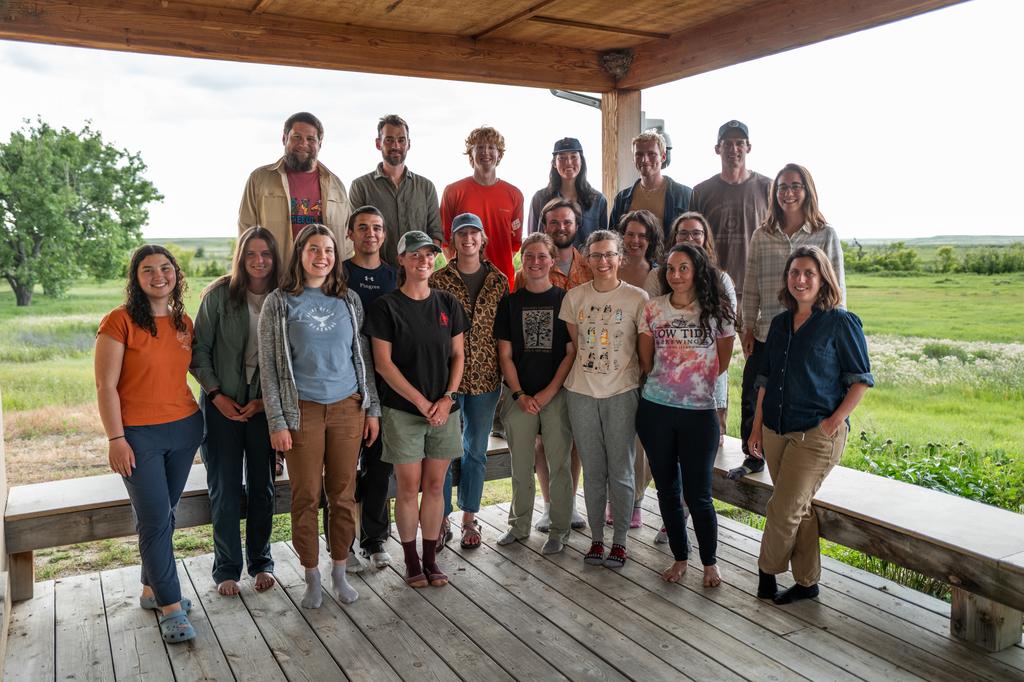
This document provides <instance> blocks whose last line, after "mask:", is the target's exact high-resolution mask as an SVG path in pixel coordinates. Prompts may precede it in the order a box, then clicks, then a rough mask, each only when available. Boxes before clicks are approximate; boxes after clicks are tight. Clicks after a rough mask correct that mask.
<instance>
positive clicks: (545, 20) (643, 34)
mask: <svg viewBox="0 0 1024 682" xmlns="http://www.w3.org/2000/svg"><path fill="white" fill-rule="evenodd" d="M530 21H534V22H537V23H539V24H551V25H553V26H566V27H568V28H582V29H585V30H587V31H603V32H604V33H618V34H619V35H626V36H637V37H639V38H659V39H661V40H666V39H668V38H671V37H672V34H671V33H656V32H655V31H643V30H641V29H638V28H629V27H627V26H608V25H606V24H592V23H590V22H589V21H573V20H572V19H559V18H558V17H542V16H532V17H530Z"/></svg>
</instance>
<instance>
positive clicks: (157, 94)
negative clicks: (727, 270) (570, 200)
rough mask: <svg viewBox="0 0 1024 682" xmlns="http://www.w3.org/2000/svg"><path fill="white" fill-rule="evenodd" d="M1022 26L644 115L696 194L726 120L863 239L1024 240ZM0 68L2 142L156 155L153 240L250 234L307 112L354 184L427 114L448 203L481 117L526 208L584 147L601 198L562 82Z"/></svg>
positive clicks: (904, 44)
mask: <svg viewBox="0 0 1024 682" xmlns="http://www.w3.org/2000/svg"><path fill="white" fill-rule="evenodd" d="M1022 25H1024V2H1021V1H1020V0H973V1H972V2H967V3H964V4H962V5H957V6H954V7H950V8H947V9H942V10H939V11H936V12H932V13H930V14H926V15H923V16H919V17H914V18H911V19H908V20H905V21H901V22H897V23H895V24H890V25H887V26H883V27H880V28H876V29H872V30H870V31H865V32H862V33H858V34H854V35H851V36H846V37H844V38H840V39H837V40H831V41H828V42H824V43H819V44H817V45H813V46H810V47H806V48H802V49H799V50H795V51H791V52H787V53H784V54H781V55H776V56H772V57H767V58H764V59H760V60H757V61H754V62H748V63H745V64H740V65H738V66H734V67H730V68H727V69H722V70H719V71H714V72H711V73H707V74H703V75H700V76H695V77H692V78H688V79H685V80H681V81H677V82H675V83H671V84H668V85H663V86H660V87H657V88H653V89H650V90H646V91H644V93H643V105H642V106H643V109H644V110H645V111H646V113H647V116H648V117H650V118H662V119H665V122H666V127H667V130H668V132H669V134H670V135H671V138H672V142H673V144H674V150H673V159H672V164H671V166H670V167H669V168H668V169H667V170H666V173H667V174H668V175H671V176H672V177H673V178H675V179H676V180H677V181H680V182H683V183H685V184H688V185H691V186H692V185H694V184H696V183H698V182H700V181H701V180H704V179H706V178H707V177H709V176H711V175H713V174H714V173H716V172H718V170H719V169H720V166H719V161H718V157H717V156H715V153H714V143H715V136H716V133H717V129H718V126H719V125H721V124H722V123H723V122H725V121H727V120H729V119H732V118H738V119H740V120H742V121H744V122H745V123H747V124H748V125H749V127H750V139H751V142H752V144H753V151H752V152H751V154H750V156H749V159H748V165H749V167H751V168H752V169H754V170H757V171H759V172H761V173H764V174H765V175H769V176H774V174H775V173H776V172H777V171H778V169H779V168H781V167H782V166H783V165H784V164H785V163H787V162H790V161H793V162H796V163H800V164H803V165H805V166H806V167H807V168H808V169H810V171H811V173H812V174H813V175H814V179H815V181H816V183H817V186H818V192H819V201H820V205H821V208H822V210H823V212H824V213H825V216H826V217H827V218H828V219H829V221H830V222H831V223H832V224H833V225H834V226H835V227H836V229H837V230H838V231H839V233H840V235H841V236H842V237H843V238H844V239H848V238H851V237H869V238H879V237H927V236H933V235H940V234H999V235H1024V219H1022V217H1021V213H1022V212H1021V210H1020V209H1019V207H1018V206H1017V204H1016V199H1015V197H1017V198H1019V191H1020V189H1019V187H1020V181H1019V179H1018V177H1017V172H1018V163H1019V161H1018V158H1017V156H1018V154H1017V149H1016V137H1017V135H1018V134H1019V133H1018V131H1017V127H1019V126H1020V124H1021V122H1022V121H1024V96H1022V94H1021V87H1020V79H1021V73H1022V72H1024V68H1022V67H1024V58H1022V56H1021V52H1020V36H1019V30H1020V27H1021V26H1022ZM0 74H2V78H0V83H2V85H0V88H2V92H3V96H2V97H0V140H4V141H6V140H7V139H8V137H9V135H10V132H11V131H12V130H15V129H17V128H19V127H20V126H21V125H22V119H25V118H33V119H34V118H35V117H36V116H37V115H41V116H42V117H43V119H44V120H46V121H47V122H49V123H50V124H51V125H54V126H68V127H71V128H74V129H78V128H80V127H81V126H82V124H83V123H84V122H85V121H86V120H91V121H92V123H93V126H94V127H95V128H96V129H98V130H100V131H101V132H102V133H103V134H104V136H105V138H106V139H107V140H108V141H110V142H113V143H114V144H116V145H118V146H120V147H127V148H128V149H129V150H132V151H138V152H141V154H142V157H143V159H144V160H145V162H146V163H147V164H148V166H149V177H150V179H151V180H152V181H153V182H154V183H155V184H156V186H157V187H158V188H159V190H160V191H161V192H162V193H163V194H164V195H165V197H166V198H165V199H164V201H163V202H162V203H161V204H159V205H153V206H152V208H151V211H150V224H149V226H148V227H147V228H146V229H145V233H146V236H147V237H149V238H159V237H168V236H219V235H225V236H226V235H232V234H234V233H235V230H236V228H235V226H236V217H237V211H238V203H239V198H240V196H241V192H242V187H243V185H244V183H245V179H246V177H247V175H248V173H249V172H250V171H251V170H252V169H253V168H254V167H256V166H259V165H262V164H266V163H270V162H272V161H274V160H276V159H277V158H278V157H279V156H280V154H281V124H282V123H283V121H284V119H285V118H287V117H288V115H289V114H291V113H293V112H295V111H299V110H308V111H312V112H314V113H315V114H317V115H318V116H319V117H320V118H321V120H323V122H324V125H325V127H326V134H325V138H324V143H323V148H322V150H321V153H320V159H321V161H323V162H324V163H325V164H326V165H327V166H328V167H329V168H330V169H331V170H333V171H334V172H335V173H336V174H338V175H339V176H340V177H341V178H342V180H343V181H344V182H345V184H346V186H348V185H349V184H350V182H351V180H352V179H353V178H355V177H358V176H359V175H362V174H363V173H366V172H368V171H369V170H371V169H372V168H373V167H374V166H375V165H376V163H377V162H378V161H379V160H380V156H379V152H377V151H376V150H375V149H374V147H373V138H374V136H375V134H376V122H377V119H378V117H379V116H381V115H383V114H387V113H397V114H400V115H401V116H403V117H404V118H406V120H408V121H409V123H410V126H411V138H412V140H413V145H412V149H411V151H410V154H409V159H408V163H409V166H410V168H412V169H413V170H415V171H416V172H418V173H421V174H423V175H426V176H427V177H429V178H430V179H432V180H433V181H434V183H435V184H436V185H437V188H438V193H439V194H440V193H441V191H442V190H443V188H444V186H445V185H446V184H448V183H450V182H452V181H454V180H457V179H459V178H461V177H464V176H465V175H468V174H469V172H470V169H469V165H468V163H467V161H466V159H465V157H464V156H463V155H462V150H463V148H464V147H463V140H464V139H465V136H466V134H467V133H468V132H469V131H470V130H471V129H472V128H474V127H476V126H478V125H481V124H489V125H493V126H495V127H497V128H498V129H499V130H500V131H501V132H502V133H503V134H504V135H505V138H506V144H507V147H508V150H507V152H506V155H505V158H504V160H503V161H502V163H501V165H500V166H499V168H498V174H499V177H502V178H504V179H506V180H508V181H510V182H512V183H513V184H515V185H517V186H518V187H519V188H520V189H521V190H522V191H523V194H524V195H525V196H526V200H527V202H529V199H530V197H531V196H532V194H533V193H534V192H535V191H536V190H537V189H539V188H540V187H541V186H543V185H544V184H545V183H546V180H547V169H548V164H549V162H550V158H551V145H552V143H553V142H554V141H555V140H556V139H558V138H560V137H563V136H567V135H569V136H574V137H578V138H580V139H581V140H582V142H583V146H584V150H585V154H586V156H587V163H588V165H589V167H590V171H589V174H590V179H591V182H592V184H594V185H595V186H596V187H598V188H600V186H601V181H600V179H601V172H600V171H601V169H600V160H601V154H600V141H601V137H600V135H601V131H600V113H599V112H598V111H597V110H596V109H591V108H588V107H584V106H581V105H579V104H574V103H571V102H566V101H562V100H558V99H555V98H554V97H552V96H551V95H550V94H549V93H548V91H547V90H539V89H533V88H514V87H508V86H497V85H478V84H471V83H459V82H452V81H434V80H425V79H413V78H400V77H394V76H377V75H368V74H357V73H346V72H332V71H322V70H315V69H299V68H293V67H279V66H263V65H252V64H239V63H231V62H219V61H209V60H199V59H182V58H177V57H157V56H148V55H133V54H123V53H116V52H103V51H97V50H85V49H77V48H65V47H53V46H47V45H34V44H30V43H16V42H6V41H0ZM1014 83H1016V85H1014Z"/></svg>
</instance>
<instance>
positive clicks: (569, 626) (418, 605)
mask: <svg viewBox="0 0 1024 682" xmlns="http://www.w3.org/2000/svg"><path fill="white" fill-rule="evenodd" d="M538 505H539V500H538ZM643 506H644V517H645V518H644V522H645V524H644V526H643V527H641V528H638V529H634V530H631V531H630V534H629V547H628V549H629V557H630V558H629V561H627V563H626V566H625V567H624V568H623V569H622V570H620V571H613V570H609V569H606V568H600V567H590V566H585V565H584V564H583V561H582V554H583V553H585V552H586V551H587V548H588V547H589V533H588V532H587V531H584V532H573V533H572V534H571V536H570V539H569V543H568V544H567V546H566V550H565V552H563V553H561V554H557V555H554V556H545V555H544V554H542V553H541V546H542V545H543V543H544V540H545V536H543V535H541V534H539V533H536V532H535V533H534V534H533V535H532V536H531V537H530V538H528V539H526V540H525V541H523V542H517V543H514V544H512V545H507V546H498V545H497V543H496V540H497V538H498V536H499V535H500V534H501V533H503V532H504V530H505V526H506V520H507V505H495V506H492V507H488V508H485V509H483V510H481V512H480V514H479V518H480V520H481V522H482V523H483V524H484V528H483V539H484V542H483V546H481V547H480V548H478V549H462V548H460V547H459V546H458V542H457V541H456V542H452V543H450V544H449V546H448V548H447V549H446V550H445V551H444V552H442V553H441V554H440V555H439V563H440V564H441V566H442V568H444V570H445V571H447V573H448V574H449V576H450V578H451V583H450V585H449V586H447V587H443V588H426V589H422V590H413V589H410V588H408V587H407V586H406V585H405V583H404V580H403V576H404V565H403V562H402V551H401V545H400V544H399V543H398V541H397V538H392V539H391V540H390V541H389V542H388V544H387V549H388V551H389V552H390V553H391V555H392V557H393V558H394V564H393V565H392V566H391V567H390V568H388V569H385V570H383V571H373V570H370V569H368V570H367V571H366V572H365V573H362V574H359V575H352V576H350V582H351V584H352V585H353V586H355V587H356V589H357V590H358V592H359V599H358V601H356V602H355V603H353V604H341V603H339V602H338V601H337V600H336V599H335V598H334V596H333V594H332V591H331V581H330V560H329V557H328V555H327V553H326V551H325V549H324V548H323V546H322V547H321V564H320V570H321V574H322V575H323V577H324V580H323V587H324V595H323V596H324V603H323V607H322V608H320V609H316V610H308V609H302V608H301V607H300V606H299V602H300V601H301V598H302V594H303V591H304V583H303V573H302V571H303V569H302V566H301V565H300V564H299V561H298V557H297V556H296V554H295V552H294V550H293V548H292V547H291V546H290V545H289V544H285V543H277V544H275V545H274V547H273V553H274V559H275V564H276V568H275V573H276V576H277V579H278V585H277V586H275V587H274V588H273V589H271V590H268V591H267V592H264V593H257V592H256V591H255V590H254V589H253V586H252V581H251V579H249V578H248V577H243V580H242V581H241V587H242V593H241V595H240V596H238V597H234V598H229V597H222V596H220V595H219V594H217V591H216V585H215V584H214V582H213V579H212V577H211V575H210V572H211V569H212V563H213V559H212V555H204V556H198V557H192V558H188V559H185V560H184V561H183V562H179V577H180V579H181V583H182V594H183V596H186V597H189V598H190V599H192V601H193V604H194V607H193V617H192V622H193V624H194V626H195V627H196V631H197V635H198V637H197V639H196V640H195V641H194V642H192V643H190V644H185V645H173V646H172V645H165V644H164V643H163V642H162V640H161V639H160V635H159V630H158V628H157V617H156V614H155V613H152V612H147V611H142V610H141V609H139V608H138V591H139V586H138V576H139V568H138V566H130V567H126V568H120V569H115V570H110V571H104V572H102V573H93V574H86V575H82V576H76V577H73V578H64V579H60V580H57V581H48V582H43V583H39V584H38V585H36V596H35V597H34V598H33V599H31V600H28V601H25V602H20V603H16V604H14V605H13V607H12V610H11V625H10V635H9V640H8V647H7V659H6V662H5V669H4V680H5V681H6V680H54V681H56V680H57V679H65V678H67V679H70V678H74V679H96V680H111V679H115V680H136V679H154V680H158V679H160V680H162V679H171V678H172V677H173V678H175V679H225V680H230V679H239V680H241V679H260V680H275V679H276V680H286V679H287V680H296V679H349V680H360V681H362V680H367V681H369V680H392V681H395V680H417V681H419V680H430V679H432V680H460V679H463V680H468V679H487V680H495V681H498V680H519V679H523V680H583V679H586V680H592V679H601V680H626V679H629V680H684V679H694V680H867V681H873V680H879V681H883V682H916V681H919V680H948V681H949V682H964V680H968V679H970V680H975V679H977V680H999V681H1000V682H1003V681H1004V680H1005V681H1012V680H1020V681H1021V682H1024V648H1022V647H1012V648H1010V649H1008V650H1005V651H1003V652H1000V653H998V654H986V653H984V652H981V651H980V650H976V649H973V648H971V647H968V646H966V645H964V644H963V643H961V642H959V641H956V640H955V639H953V638H952V637H951V636H950V635H949V631H948V628H949V620H948V613H949V606H948V605H947V604H945V603H943V602H941V601H939V600H936V599H932V598H931V597H928V596H926V595H922V594H919V593H916V592H912V591H911V590H909V589H907V588H903V587H900V586H898V585H895V584H894V583H891V582H889V581H887V580H885V579H884V578H880V577H878V576H875V575H871V574H868V573H866V572H863V571H860V570H859V569H856V568H852V567H850V566H846V565H842V564H838V562H834V561H832V560H828V559H826V560H825V561H824V562H823V571H822V578H821V586H822V595H821V598H820V599H818V600H814V601H811V602H804V603H800V604H794V605H790V606H787V607H778V606H775V605H774V604H771V603H770V602H765V601H763V600H758V599H756V598H755V596H754V593H755V592H756V588H757V573H756V558H757V552H758V543H759V539H760V532H759V531H758V530H756V529H754V528H750V527H748V526H744V525H742V524H740V523H738V522H735V521H732V520H730V519H724V518H720V519H719V551H718V559H719V565H720V570H721V572H722V577H723V584H722V585H721V586H720V587H718V588H705V587H703V585H702V584H701V572H700V570H699V567H698V566H696V565H695V566H694V569H691V570H690V571H688V572H687V574H686V575H685V576H684V579H683V580H682V581H681V583H680V584H670V583H666V582H664V581H663V580H662V579H661V577H660V571H661V570H662V569H664V568H665V567H666V566H667V565H668V564H669V562H670V561H671V556H670V554H669V549H668V547H667V546H666V545H657V544H655V543H654V535H655V533H656V531H657V530H658V528H659V527H660V524H661V519H660V516H659V514H658V504H657V499H656V498H655V497H654V493H653V491H649V493H648V495H647V497H646V499H645V500H644V503H643ZM453 519H455V520H456V521H457V519H458V515H457V514H456V515H454V516H453ZM689 532H690V533H691V540H692V541H693V542H694V544H695V538H694V537H693V535H692V529H691V530H690V531H689ZM695 563H696V562H695ZM695 569H698V570H695ZM781 582H783V583H787V582H788V580H787V579H786V578H783V579H782V580H781Z"/></svg>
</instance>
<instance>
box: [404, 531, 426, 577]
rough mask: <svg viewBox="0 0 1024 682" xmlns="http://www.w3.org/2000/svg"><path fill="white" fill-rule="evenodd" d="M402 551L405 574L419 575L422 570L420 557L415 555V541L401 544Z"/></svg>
mask: <svg viewBox="0 0 1024 682" xmlns="http://www.w3.org/2000/svg"><path fill="white" fill-rule="evenodd" d="M402 551H403V552H405V571H406V573H407V574H408V575H410V576H413V575H419V573H420V572H421V570H422V569H421V568H420V555H419V554H417V553H416V541H415V540H410V541H409V542H403V543H402Z"/></svg>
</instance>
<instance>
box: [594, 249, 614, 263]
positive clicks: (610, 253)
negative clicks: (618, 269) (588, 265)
mask: <svg viewBox="0 0 1024 682" xmlns="http://www.w3.org/2000/svg"><path fill="white" fill-rule="evenodd" d="M618 256H619V252H618V251H608V252H607V253H588V254H587V258H589V259H591V260H595V261H600V260H612V259H613V258H618Z"/></svg>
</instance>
